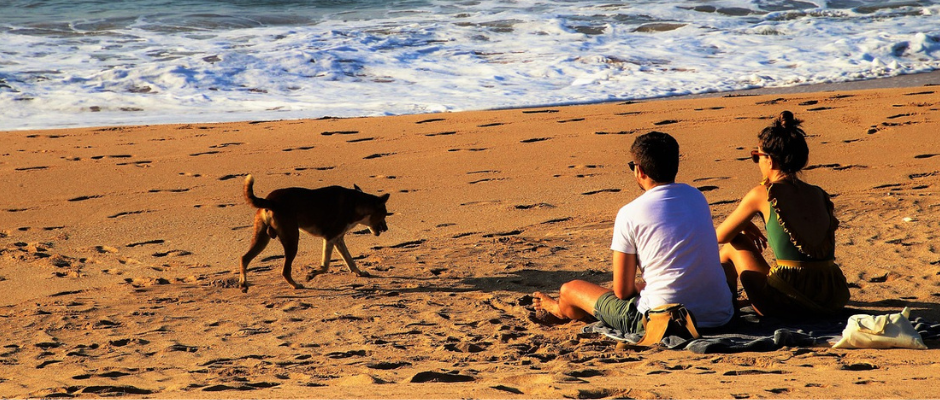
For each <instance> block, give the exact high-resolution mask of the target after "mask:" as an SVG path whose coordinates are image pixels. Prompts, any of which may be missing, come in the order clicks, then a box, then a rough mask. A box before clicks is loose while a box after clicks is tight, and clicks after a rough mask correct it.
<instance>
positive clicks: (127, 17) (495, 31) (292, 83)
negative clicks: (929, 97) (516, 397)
mask: <svg viewBox="0 0 940 400" xmlns="http://www.w3.org/2000/svg"><path fill="white" fill-rule="evenodd" d="M23 1H25V0H23ZM11 3H13V4H11V5H0V43H2V44H0V130H15V129H37V128H53V127H77V126H101V125H119V124H120V125H123V124H156V123H177V122H213V121H233V120H257V119H265V120H270V119H293V118H318V117H323V116H337V117H350V116H375V115H390V114H411V113H425V112H445V111H459V110H473V109H491V108H502V107H519V106H541V105H557V104H573V103H590V102H599V101H612V100H627V99H640V98H650V97H660V96H673V95H684V94H697V93H707V92H716V91H728V90H740V89H748V88H756V87H779V86H792V85H800V84H810V83H829V82H841V81H849V80H858V79H870V78H879V77H888V76H896V75H901V74H910V73H917V72H926V71H931V70H936V69H940V0H931V1H927V0H921V1H916V2H912V1H877V2H875V1H867V0H841V1H828V2H824V1H815V2H808V1H792V0H770V1H743V0H718V1H695V2H688V1H670V2H663V1H654V0H635V1H630V2H611V1H609V0H608V1H602V0H583V1H577V2H572V1H560V0H559V1H521V0H519V1H509V0H479V1H446V0H425V1H403V2H376V1H371V2H369V1H350V2H344V3H338V2H319V3H318V4H320V3H322V4H321V5H324V4H332V5H333V6H332V7H322V6H321V7H319V8H317V7H312V6H309V4H310V3H317V2H300V1H296V2H289V1H280V2H278V1H271V2H269V4H262V5H261V6H256V7H253V8H244V7H242V8H239V7H237V6H231V7H226V8H224V9H223V8H219V5H218V2H215V1H206V0H190V1H188V2H171V1H168V0H164V1H163V3H161V2H160V1H157V0H145V1H139V2H137V3H139V4H137V6H138V7H132V6H131V5H134V4H130V5H129V4H128V3H135V2H134V1H126V2H119V3H112V2H101V1H88V2H87V4H84V3H83V2H82V1H77V2H76V1H73V2H69V3H66V2H64V0H62V1H61V3H58V4H57V2H56V1H49V2H48V3H47V5H46V8H45V9H43V8H39V9H31V11H29V12H26V11H22V10H25V8H23V7H22V4H17V1H13V2H11ZM74 3H78V4H80V5H82V6H83V7H72V8H69V9H70V10H74V9H76V8H77V9H80V10H84V11H85V12H84V13H79V12H75V11H73V12H70V13H60V12H57V10H59V8H62V7H65V6H67V5H70V4H74ZM109 4H117V5H116V6H114V7H109ZM305 4H306V5H307V6H305ZM336 4H340V5H341V6H342V7H340V8H337V7H338V6H336ZM57 7H58V8H57ZM95 7H97V8H98V9H95ZM122 7H123V8H122ZM60 14H61V15H64V16H60Z"/></svg>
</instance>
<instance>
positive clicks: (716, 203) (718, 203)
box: [708, 200, 738, 206]
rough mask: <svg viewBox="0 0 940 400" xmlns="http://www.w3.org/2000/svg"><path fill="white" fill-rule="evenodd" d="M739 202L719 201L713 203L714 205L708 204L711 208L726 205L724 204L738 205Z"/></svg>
mask: <svg viewBox="0 0 940 400" xmlns="http://www.w3.org/2000/svg"><path fill="white" fill-rule="evenodd" d="M737 202H738V201H737V200H718V201H715V202H712V203H708V205H710V206H720V205H724V204H735V203H737Z"/></svg>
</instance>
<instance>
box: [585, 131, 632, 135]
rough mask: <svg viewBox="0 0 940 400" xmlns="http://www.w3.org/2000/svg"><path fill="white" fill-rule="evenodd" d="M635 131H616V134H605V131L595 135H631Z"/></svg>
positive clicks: (597, 132) (596, 132)
mask: <svg viewBox="0 0 940 400" xmlns="http://www.w3.org/2000/svg"><path fill="white" fill-rule="evenodd" d="M634 132H635V131H617V132H607V131H595V132H594V134H595V135H632V134H633V133H634Z"/></svg>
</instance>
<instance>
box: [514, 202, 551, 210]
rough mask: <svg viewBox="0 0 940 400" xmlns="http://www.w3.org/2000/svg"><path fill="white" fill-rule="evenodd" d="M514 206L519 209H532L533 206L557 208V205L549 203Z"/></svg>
mask: <svg viewBox="0 0 940 400" xmlns="http://www.w3.org/2000/svg"><path fill="white" fill-rule="evenodd" d="M513 208H515V209H517V210H531V209H533V208H555V206H553V205H551V204H548V203H535V204H520V205H517V206H514V207H513Z"/></svg>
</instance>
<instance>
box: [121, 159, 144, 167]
mask: <svg viewBox="0 0 940 400" xmlns="http://www.w3.org/2000/svg"><path fill="white" fill-rule="evenodd" d="M152 163H153V161H148V160H141V161H132V162H122V163H118V164H117V165H118V166H125V165H132V166H135V167H141V168H145V167H149V166H150V164H152Z"/></svg>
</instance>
